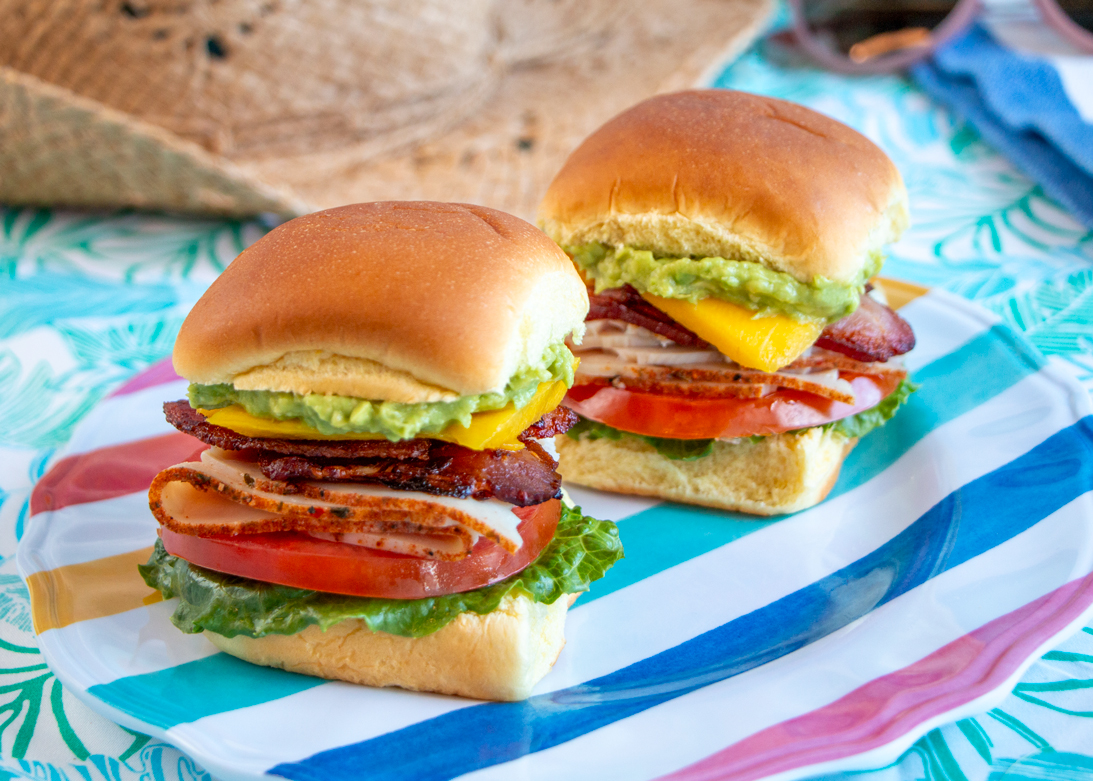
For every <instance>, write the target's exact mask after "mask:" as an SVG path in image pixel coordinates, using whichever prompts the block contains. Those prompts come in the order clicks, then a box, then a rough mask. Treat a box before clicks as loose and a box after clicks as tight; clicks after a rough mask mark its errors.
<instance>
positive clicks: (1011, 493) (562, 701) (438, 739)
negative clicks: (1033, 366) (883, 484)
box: [267, 417, 1093, 781]
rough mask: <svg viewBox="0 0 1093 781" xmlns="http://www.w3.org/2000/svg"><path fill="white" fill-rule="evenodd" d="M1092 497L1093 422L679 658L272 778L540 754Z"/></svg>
mask: <svg viewBox="0 0 1093 781" xmlns="http://www.w3.org/2000/svg"><path fill="white" fill-rule="evenodd" d="M1090 490H1093V417H1086V418H1083V419H1082V420H1081V421H1079V422H1078V423H1076V424H1075V425H1073V426H1071V427H1069V428H1066V429H1063V430H1062V431H1060V432H1058V433H1056V434H1054V435H1053V436H1052V437H1051V438H1049V439H1047V440H1046V441H1044V442H1043V443H1041V444H1040V445H1038V446H1037V447H1035V448H1033V449H1032V450H1030V451H1029V452H1028V453H1026V454H1024V455H1023V456H1021V457H1020V458H1017V459H1015V460H1013V461H1011V462H1010V463H1008V464H1007V465H1005V466H1004V467H1001V468H1000V469H997V470H995V471H993V472H990V473H989V474H986V475H984V476H983V477H980V478H978V479H977V480H974V481H972V482H971V483H968V484H967V485H965V486H963V487H961V488H959V489H957V490H956V491H954V492H953V493H951V494H950V495H949V496H947V497H946V498H945V499H943V500H942V501H940V502H938V503H937V504H936V505H934V507H932V508H931V509H930V510H929V511H928V512H926V513H925V514H924V515H923V516H922V517H921V518H919V519H918V520H917V521H915V522H914V523H913V524H911V526H909V527H908V528H907V529H905V530H904V531H903V532H901V533H900V534H899V535H897V536H896V537H894V538H893V539H891V540H890V541H889V542H887V543H885V544H884V545H882V546H881V547H879V548H878V549H876V550H875V551H873V552H872V553H870V554H868V555H867V556H864V557H863V558H861V559H859V560H857V561H855V562H854V563H852V564H850V565H849V566H847V567H845V568H843V569H842V570H840V571H838V572H836V573H834V574H832V575H830V576H828V577H826V578H823V579H821V580H819V581H817V582H816V583H813V584H811V585H809V586H807V587H805V588H803V589H801V590H800V591H797V592H794V593H793V594H790V595H788V596H786V597H783V598H782V599H780V600H777V601H776V602H773V603H771V604H770V605H767V606H766V607H763V608H761V609H759V610H756V611H753V612H752V613H749V614H747V615H745V616H741V617H740V618H737V619H735V620H733V621H730V622H728V623H727V624H724V625H722V626H720V627H718V628H716V629H713V630H710V631H708V632H705V633H704V634H702V635H699V636H698V637H695V638H693V639H691V640H688V641H686V642H684V643H682V644H680V645H678V646H676V647H674V648H671V649H669V650H667V651H664V652H662V653H659V654H656V655H655V656H652V657H649V658H648V659H644V660H642V661H640V662H637V663H635V664H632V665H630V666H629V667H625V668H623V669H621V670H617V671H615V672H613V673H610V674H609V675H605V676H603V677H601V678H598V679H596V680H593V681H589V682H587V683H584V684H580V685H578V686H573V687H570V688H567V689H562V690H559V691H555V692H551V693H549V694H544V695H540V696H537V697H532V698H530V699H528V700H526V701H524V702H517V703H490V704H484V705H476V706H472V707H470V708H464V709H461V710H457V711H454V712H451V713H448V714H445V715H443V716H439V717H436V718H433V719H429V720H427V721H423V722H418V723H417V724H413V725H411V726H409V727H405V728H403V729H400V730H396V731H394V732H391V733H388V734H386V735H382V736H380V737H377V738H373V739H371V740H368V741H364V742H362V743H357V744H354V745H350V746H344V747H341V748H336V749H331V750H329V751H324V752H322V753H319V754H316V755H314V756H312V757H309V758H308V759H305V760H302V761H300V762H294V763H285V764H281V765H278V766H276V767H274V768H272V769H270V770H269V771H267V772H268V773H271V774H274V775H279V776H283V777H285V778H290V779H295V780H297V781H303V780H305V779H306V780H308V781H311V780H315V781H318V780H319V779H322V780H324V781H325V780H326V779H334V778H355V777H357V776H358V774H359V773H360V771H361V769H362V768H367V770H368V777H369V778H370V779H391V780H392V781H393V780H394V779H403V778H415V779H437V780H439V779H450V778H455V777H456V776H460V775H463V774H464V773H469V772H472V771H474V770H477V769H480V768H484V767H489V766H493V765H497V764H500V763H503V762H508V761H511V760H514V759H518V758H520V757H521V756H524V755H526V754H529V753H533V752H536V751H542V750H544V749H547V748H550V747H552V746H556V745H558V744H560V743H563V742H565V741H568V740H572V739H573V738H576V737H579V736H581V735H584V734H586V733H589V732H591V731H593V730H595V729H598V728H599V727H603V726H606V725H608V724H611V723H613V722H616V721H618V720H620V719H624V718H626V717H627V716H631V715H633V714H635V713H639V712H641V711H644V710H646V709H648V708H651V707H653V706H655V705H658V704H660V703H663V702H665V701H667V700H671V699H674V698H676V697H679V696H681V695H684V694H687V693H688V692H691V691H694V690H696V689H698V688H700V687H703V686H708V685H709V684H712V683H716V682H718V681H723V680H725V679H726V678H729V677H731V676H734V675H738V674H739V673H742V672H744V671H746V670H750V669H753V668H755V667H758V666H760V665H762V664H765V663H767V662H770V661H772V660H774V659H777V658H779V657H781V656H784V655H785V654H788V653H790V652H792V651H795V650H797V649H799V648H801V647H803V646H805V645H808V644H809V643H811V642H814V641H816V640H818V639H820V638H821V637H824V636H826V635H828V634H830V633H831V632H834V631H835V630H837V629H840V628H841V627H844V626H846V625H847V624H848V623H850V622H851V621H854V620H856V619H858V618H860V617H861V616H863V615H865V614H866V613H868V612H869V611H871V610H873V609H874V608H876V607H879V606H880V605H883V604H885V603H886V602H888V601H889V600H891V599H894V598H895V597H897V596H899V595H900V594H904V593H906V592H907V591H909V590H911V589H913V588H915V587H916V586H919V585H921V584H922V583H925V582H926V581H927V580H929V579H930V578H932V577H934V576H935V575H938V574H940V573H942V572H945V571H946V570H948V569H951V568H953V567H956V566H958V565H960V564H962V563H963V562H965V561H967V560H968V559H970V558H972V557H973V556H977V555H979V554H981V553H983V552H984V551H987V550H989V549H990V548H992V547H994V546H996V545H998V544H1000V543H1002V542H1005V541H1006V540H1008V539H1011V538H1012V537H1014V536H1015V535H1017V534H1019V533H1021V532H1022V531H1024V530H1026V529H1028V528H1030V527H1031V526H1033V525H1035V524H1036V523H1038V522H1039V521H1041V520H1042V519H1044V518H1046V517H1047V516H1048V515H1050V514H1051V513H1053V512H1055V511H1056V510H1058V509H1059V508H1060V507H1063V506H1064V505H1066V504H1067V503H1069V502H1070V501H1072V500H1073V499H1075V498H1076V497H1078V496H1080V495H1082V494H1084V493H1086V492H1088V491H1090ZM653 618H654V620H655V617H653ZM468 735H473V736H475V739H473V740H468V738H467V736H468ZM423 747H426V748H423Z"/></svg>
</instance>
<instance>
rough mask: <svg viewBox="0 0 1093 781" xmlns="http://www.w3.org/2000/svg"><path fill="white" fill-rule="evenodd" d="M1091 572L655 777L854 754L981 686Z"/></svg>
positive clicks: (994, 684) (1082, 589)
mask: <svg viewBox="0 0 1093 781" xmlns="http://www.w3.org/2000/svg"><path fill="white" fill-rule="evenodd" d="M1091 590H1093V574H1091V575H1087V576H1086V577H1084V578H1081V579H1079V580H1072V581H1071V582H1070V583H1067V584H1066V585H1065V586H1062V587H1060V588H1059V589H1057V590H1055V591H1053V592H1051V593H1050V594H1047V595H1045V596H1043V597H1041V598H1040V599H1037V600H1036V601H1034V602H1030V603H1029V604H1027V605H1025V606H1024V607H1022V608H1019V609H1017V610H1015V611H1013V612H1012V613H1008V614H1006V615H1004V616H1001V617H1000V618H996V619H995V620H994V621H991V622H990V623H988V624H984V625H983V626H981V627H979V629H976V630H975V631H974V632H971V633H970V634H967V635H964V636H963V637H961V638H959V639H957V640H954V641H953V642H951V643H949V644H948V645H946V646H944V647H942V648H939V649H938V650H937V651H934V653H932V654H930V655H929V656H927V657H925V658H924V659H920V660H919V661H917V662H915V663H914V664H912V665H910V666H908V667H904V668H903V669H902V670H897V671H896V672H894V673H891V674H889V675H885V676H883V677H881V678H877V679H875V680H873V681H870V682H869V683H867V684H865V685H864V686H861V687H860V688H858V689H855V690H854V691H852V692H850V693H849V694H847V695H846V696H845V697H842V698H841V699H838V700H836V701H835V702H833V703H831V704H830V705H825V706H824V707H822V708H819V709H817V710H814V711H812V712H811V713H806V714H804V715H803V716H798V717H797V718H795V719H790V720H789V721H783V722H782V723H781V724H776V725H774V726H773V727H769V728H767V729H765V730H763V731H762V732H757V733H755V734H754V735H752V736H750V737H748V738H745V739H744V740H742V741H740V742H739V743H735V744H733V745H731V746H729V747H728V748H726V749H722V750H721V751H719V752H717V753H716V754H712V755H711V756H708V757H706V758H705V759H702V760H699V761H698V762H696V763H694V764H693V765H690V766H688V767H685V768H683V769H682V770H678V771H676V772H674V773H670V774H668V775H666V776H663V777H662V779H661V781H666V780H667V779H671V781H713V779H727V778H732V779H733V781H747V779H755V778H763V777H765V776H769V775H773V774H775V773H781V772H784V771H787V770H793V769H795V768H799V767H805V766H807V765H815V764H818V763H821V762H829V761H831V760H835V759H841V758H843V757H847V756H851V755H854V754H860V753H862V752H865V751H870V750H872V749H875V748H879V747H881V746H884V745H885V744H887V743H891V742H892V741H894V740H896V739H898V738H900V737H902V736H903V735H905V734H907V733H908V732H909V731H910V730H912V729H914V728H915V727H916V726H918V725H919V724H922V723H923V722H925V721H927V720H929V719H932V718H934V717H935V716H940V715H942V714H944V713H947V712H949V711H951V710H954V709H956V708H959V707H960V706H962V705H964V704H966V703H968V702H971V701H972V700H974V699H976V698H977V697H982V696H983V695H985V694H989V693H990V692H991V691H993V690H995V689H997V688H998V687H999V686H1002V685H1004V684H1005V683H1006V681H1007V679H1009V677H1010V676H1011V675H1013V674H1014V673H1015V672H1016V671H1017V670H1018V668H1020V666H1021V664H1022V663H1023V662H1025V661H1026V660H1027V659H1028V658H1029V657H1030V656H1031V655H1032V654H1033V653H1034V652H1035V651H1036V649H1037V648H1038V647H1039V646H1040V645H1041V644H1042V643H1044V642H1045V641H1046V640H1048V639H1049V638H1051V637H1052V636H1053V635H1056V634H1058V633H1059V632H1061V631H1063V630H1064V629H1065V628H1066V627H1067V626H1068V625H1069V624H1070V623H1071V622H1072V621H1075V620H1076V619H1077V618H1078V617H1079V616H1080V615H1081V614H1082V613H1083V612H1084V611H1085V610H1086V608H1088V607H1089V604H1090V599H1091Z"/></svg>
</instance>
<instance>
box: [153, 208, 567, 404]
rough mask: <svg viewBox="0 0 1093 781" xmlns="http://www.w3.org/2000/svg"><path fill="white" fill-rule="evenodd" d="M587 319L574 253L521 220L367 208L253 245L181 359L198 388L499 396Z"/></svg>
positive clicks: (323, 216)
mask: <svg viewBox="0 0 1093 781" xmlns="http://www.w3.org/2000/svg"><path fill="white" fill-rule="evenodd" d="M587 312H588V296H587V293H586V291H585V286H584V284H583V283H582V282H581V279H580V277H579V276H578V275H577V273H576V271H575V270H574V268H573V265H572V263H570V261H569V258H567V257H566V255H565V253H563V252H562V251H561V250H560V249H558V247H557V245H556V244H554V242H552V241H551V240H550V239H549V238H547V237H546V236H544V235H543V234H542V233H540V232H539V231H538V230H536V229H535V228H534V227H533V226H531V225H529V224H528V223H526V222H524V221H523V220H520V219H517V218H516V217H513V216H511V215H508V214H505V213H503V212H499V211H496V210H494V209H488V208H486V207H484V206H468V205H464V204H451V203H432V202H412V201H406V202H386V203H364V204H356V205H353V206H342V207H340V208H337V209H328V210H326V211H321V212H316V213H315V214H309V215H307V216H304V217H298V218H297V219H294V220H290V221H289V222H286V223H285V224H283V225H281V226H280V227H278V228H275V229H274V230H272V231H270V233H269V234H267V235H266V236H265V237H264V238H262V239H260V240H259V241H257V242H255V243H254V244H253V245H252V246H250V247H249V248H247V249H246V250H244V251H243V252H242V254H240V255H239V257H237V258H236V259H235V260H234V261H233V262H232V263H231V264H230V265H229V266H228V268H227V270H225V271H224V273H223V274H222V275H221V276H220V277H219V278H218V279H217V280H216V281H215V282H214V283H213V284H212V286H211V287H210V288H209V289H208V291H207V292H206V293H205V295H204V296H202V297H201V300H200V301H198V302H197V305H196V306H195V307H194V308H193V310H192V311H191V312H190V315H189V317H187V318H186V321H185V322H184V323H183V324H182V329H181V331H180V332H179V335H178V340H177V341H176V342H175V350H174V365H175V370H176V371H178V373H179V374H181V375H182V376H183V377H186V378H187V379H189V380H190V381H192V382H197V383H202V384H213V383H235V382H236V380H238V385H237V387H242V388H247V389H261V390H290V391H294V392H296V393H337V394H340V395H349V396H356V397H359V398H365V399H385V400H392V401H404V402H410V403H416V402H420V401H435V400H440V399H446V398H454V397H456V396H461V395H468V394H477V393H486V392H491V391H499V390H501V389H503V388H504V387H505V385H506V383H507V382H508V380H509V378H510V377H512V375H513V373H514V372H515V371H516V370H517V369H518V368H519V367H520V366H521V365H522V364H524V363H526V362H530V361H537V360H538V359H539V358H540V357H541V356H542V355H543V353H544V351H545V350H546V348H547V346H548V345H549V344H551V343H552V342H556V341H558V340H560V339H562V338H564V337H565V336H566V335H567V334H569V333H570V332H571V331H573V330H574V329H578V328H580V327H581V324H582V321H583V320H584V316H585V314H586V313H587Z"/></svg>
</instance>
